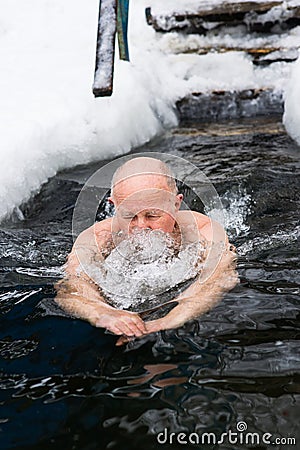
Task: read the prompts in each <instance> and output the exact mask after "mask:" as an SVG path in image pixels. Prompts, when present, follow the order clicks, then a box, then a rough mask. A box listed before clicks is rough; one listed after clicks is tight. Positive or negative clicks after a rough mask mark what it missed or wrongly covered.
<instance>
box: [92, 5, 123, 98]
mask: <svg viewBox="0 0 300 450" xmlns="http://www.w3.org/2000/svg"><path fill="white" fill-rule="evenodd" d="M116 30H117V0H100V5H99V21H98V38H97V51H96V67H95V76H94V84H93V94H94V96H95V97H105V96H110V95H111V94H112V91H113V75H114V58H115V39H116Z"/></svg>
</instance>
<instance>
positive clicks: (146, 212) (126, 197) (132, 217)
mask: <svg viewBox="0 0 300 450" xmlns="http://www.w3.org/2000/svg"><path fill="white" fill-rule="evenodd" d="M181 201H182V195H180V194H179V195H176V194H175V193H173V192H171V190H170V187H169V186H168V184H167V181H166V178H165V177H164V176H162V175H143V176H140V175H137V176H134V177H131V178H128V179H127V180H123V181H121V182H119V183H118V184H117V185H116V186H115V189H114V198H113V202H114V205H115V208H116V220H117V225H118V228H119V229H121V230H124V231H126V232H128V233H132V231H133V230H135V229H146V228H148V229H151V230H162V231H164V232H165V233H171V232H172V231H173V229H174V225H175V215H176V212H177V211H178V209H179V207H180V204H181Z"/></svg>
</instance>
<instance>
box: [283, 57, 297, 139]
mask: <svg viewBox="0 0 300 450" xmlns="http://www.w3.org/2000/svg"><path fill="white" fill-rule="evenodd" d="M283 123H284V125H285V128H286V130H287V132H288V133H289V135H290V136H291V137H292V138H293V139H295V141H297V142H298V144H299V145H300V58H299V59H298V61H297V63H296V65H295V67H294V70H293V72H292V76H291V79H290V81H289V84H288V87H287V91H286V98H285V104H284V116H283Z"/></svg>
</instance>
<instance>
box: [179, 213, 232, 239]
mask: <svg viewBox="0 0 300 450" xmlns="http://www.w3.org/2000/svg"><path fill="white" fill-rule="evenodd" d="M193 221H194V223H195V224H196V226H197V228H198V230H199V231H200V233H201V234H202V235H203V236H204V237H205V238H206V239H207V240H208V241H224V240H225V241H227V240H228V238H227V236H226V232H225V230H224V228H223V227H222V225H221V224H220V223H219V222H217V221H216V220H212V219H211V218H210V217H208V216H206V215H205V214H201V213H199V212H197V211H179V212H178V223H179V225H180V226H187V225H189V224H191V223H192V222H193Z"/></svg>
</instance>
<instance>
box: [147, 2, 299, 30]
mask: <svg viewBox="0 0 300 450" xmlns="http://www.w3.org/2000/svg"><path fill="white" fill-rule="evenodd" d="M280 7H282V18H280V11H278V14H279V16H278V20H279V22H282V23H283V24H284V25H285V27H287V28H293V27H295V26H297V25H299V24H300V7H299V6H298V5H294V4H291V5H289V3H287V4H286V3H285V2H283V1H281V0H277V1H267V0H266V1H259V2H258V1H246V2H234V3H230V2H224V3H220V4H215V5H211V3H210V2H203V3H202V4H201V5H200V2H199V7H198V8H194V9H190V10H188V9H182V8H180V6H174V7H173V8H172V9H171V10H170V11H169V12H168V13H166V12H163V13H159V8H158V10H157V11H156V9H155V8H152V9H151V8H147V9H146V11H145V13H146V19H147V22H148V24H149V25H152V26H153V28H154V29H155V30H156V31H160V32H169V31H180V32H184V33H188V34H190V33H199V34H206V33H207V32H208V31H210V30H211V29H213V28H220V27H222V26H237V25H246V26H247V28H249V29H250V30H252V31H262V32H264V31H266V32H268V31H269V30H270V28H271V27H272V26H273V25H274V22H276V21H277V19H276V14H275V15H274V20H273V21H272V19H271V18H270V19H268V20H262V21H261V20H260V19H261V18H262V17H263V16H264V14H266V13H268V12H269V11H271V10H272V9H273V8H274V11H275V10H276V8H279V9H280Z"/></svg>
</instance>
